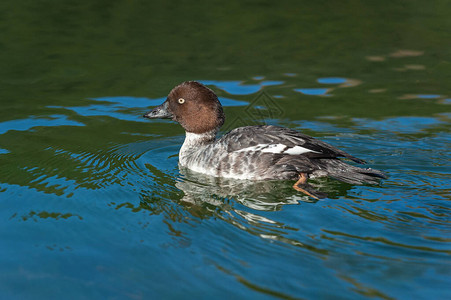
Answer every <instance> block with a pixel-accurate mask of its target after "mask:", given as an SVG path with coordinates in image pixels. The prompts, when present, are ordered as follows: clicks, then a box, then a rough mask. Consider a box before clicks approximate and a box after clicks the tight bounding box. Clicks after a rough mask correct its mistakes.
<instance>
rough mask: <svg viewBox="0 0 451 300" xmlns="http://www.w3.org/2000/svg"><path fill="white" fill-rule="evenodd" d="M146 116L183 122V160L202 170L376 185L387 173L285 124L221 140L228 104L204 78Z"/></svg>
mask: <svg viewBox="0 0 451 300" xmlns="http://www.w3.org/2000/svg"><path fill="white" fill-rule="evenodd" d="M144 117H147V118H171V119H173V120H174V121H177V122H179V123H180V124H181V125H182V126H183V127H184V128H185V130H186V138H185V141H184V143H183V145H182V148H181V149H180V154H179V163H180V165H181V166H182V167H187V168H189V169H191V170H193V171H197V172H200V173H204V174H208V175H212V176H216V177H226V178H235V179H250V180H286V179H290V180H297V179H299V176H300V175H301V176H304V177H305V178H308V177H310V178H313V177H323V176H330V177H332V178H335V179H337V180H340V181H343V182H347V183H351V184H363V183H369V184H375V183H378V180H379V179H380V178H385V175H384V174H383V173H382V172H381V171H378V170H374V169H370V168H360V167H356V166H353V165H350V164H348V163H346V162H344V161H342V160H341V159H340V158H345V159H349V160H352V161H354V162H356V163H359V164H362V163H365V162H364V161H363V160H361V159H358V158H356V157H354V156H352V155H350V154H348V153H346V152H344V151H342V150H339V149H337V148H335V147H333V146H331V145H329V144H327V143H325V142H322V141H320V140H317V139H315V138H313V137H310V136H308V135H305V134H302V133H300V132H298V131H295V130H292V129H288V128H284V127H278V126H271V125H261V126H246V127H240V128H236V129H234V130H232V131H230V132H229V133H226V134H225V135H224V136H222V137H221V138H219V139H216V133H217V131H218V130H219V128H220V127H221V126H222V124H223V123H224V119H225V117H224V113H223V110H222V106H221V104H220V102H219V100H218V99H217V97H216V95H215V94H214V92H213V91H212V90H210V89H209V88H207V87H205V86H204V85H202V84H200V83H198V82H194V81H188V82H184V83H182V84H180V85H178V86H176V87H175V88H174V89H173V90H172V91H171V92H170V93H169V96H168V98H167V100H166V101H165V102H164V103H163V104H162V105H160V106H158V107H156V108H154V109H153V110H152V111H150V112H148V113H147V114H145V115H144ZM302 183H305V181H303V182H302ZM295 188H296V187H295ZM304 192H305V191H304ZM307 194H308V193H307Z"/></svg>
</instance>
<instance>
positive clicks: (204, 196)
mask: <svg viewBox="0 0 451 300" xmlns="http://www.w3.org/2000/svg"><path fill="white" fill-rule="evenodd" d="M279 2H280V1H279ZM0 8H1V9H0V11H1V13H0V20H1V22H0V27H1V32H2V39H1V43H0V49H1V52H0V53H1V54H0V80H1V92H0V103H1V110H0V165H1V168H0V205H1V209H0V228H1V229H0V240H1V242H0V268H1V272H0V296H1V297H0V298H2V299H49V298H50V299H59V298H65V299H80V298H82V299H86V298H87V299H97V298H101V299H103V298H113V299H153V298H155V299H171V298H212V297H215V298H223V299H231V298H241V299H248V298H253V297H256V298H257V297H258V298H263V299H273V298H282V299H285V298H287V299H293V298H294V299H325V298H326V299H327V298H332V299H366V298H376V299H445V298H449V295H450V292H451V289H450V288H449V286H451V285H450V284H451V272H450V267H451V264H450V254H451V249H450V242H451V240H450V217H449V216H450V205H449V200H450V189H451V184H450V175H449V174H450V158H451V155H450V151H449V149H450V140H451V135H450V112H451V109H450V103H451V91H450V88H449V79H450V74H451V72H450V70H451V69H450V67H449V65H450V54H451V53H450V50H449V49H451V42H450V41H451V39H450V34H451V30H450V28H451V23H450V18H449V14H450V13H451V11H450V7H449V5H448V3H447V1H429V2H427V3H425V2H424V1H409V2H403V1H395V2H393V1H377V2H374V3H360V2H348V3H341V2H340V3H338V2H337V3H335V2H324V1H315V2H314V3H312V1H293V2H280V3H274V2H269V1H248V2H242V3H239V4H238V3H233V2H218V3H213V2H211V1H209V2H208V3H204V4H202V3H196V4H194V3H188V2H187V3H168V2H164V1H161V2H155V1H152V2H147V1H115V2H111V1H96V2H95V3H93V2H92V1H65V2H61V3H59V2H58V3H54V2H51V1H24V2H22V3H21V4H20V5H17V3H16V2H13V1H9V0H8V1H3V2H2V4H0ZM184 80H199V81H201V82H203V83H205V84H208V85H209V86H210V87H211V88H212V89H214V90H215V92H216V93H217V94H218V96H219V97H220V99H221V101H222V103H223V104H224V106H225V112H226V116H227V121H226V124H225V125H224V128H223V131H227V130H228V129H231V128H234V127H237V126H242V125H244V124H247V125H250V124H263V123H264V124H277V125H281V126H286V127H290V128H294V129H297V130H300V131H302V132H304V133H307V134H310V135H313V136H315V137H318V138H321V139H322V140H324V141H326V142H329V143H331V144H333V145H335V146H337V147H339V148H341V149H343V150H345V151H348V152H350V153H351V154H353V155H355V156H357V157H359V158H362V159H365V160H367V161H368V162H369V166H370V167H374V168H377V169H380V170H383V171H384V172H386V173H387V174H388V175H389V178H388V179H387V180H384V181H382V182H381V184H380V185H379V186H352V185H348V184H344V183H340V182H336V181H333V180H330V179H324V180H317V181H315V182H313V183H314V184H316V185H317V186H318V188H319V189H320V190H321V191H323V192H327V193H328V194H329V197H328V198H326V199H323V200H320V201H313V200H312V199H309V198H306V197H304V196H303V195H300V194H299V193H297V192H296V191H294V190H293V189H292V188H291V185H292V184H293V183H292V182H283V181H282V182H258V183H252V182H235V181H224V180H216V179H212V178H208V177H203V176H199V175H196V174H191V173H189V172H184V171H183V170H179V169H178V166H177V153H178V150H179V147H180V145H181V143H182V142H183V139H184V136H183V130H182V129H181V127H180V126H178V125H177V124H174V123H172V122H170V121H161V120H155V121H149V120H145V119H143V118H142V117H141V116H142V114H143V113H144V112H146V111H147V110H148V109H149V108H150V107H152V106H155V105H157V104H159V103H161V102H162V101H164V99H165V97H166V95H167V93H168V92H169V90H170V89H171V88H172V87H173V86H174V85H176V84H178V83H180V82H181V81H184Z"/></svg>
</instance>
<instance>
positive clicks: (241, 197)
mask: <svg viewBox="0 0 451 300" xmlns="http://www.w3.org/2000/svg"><path fill="white" fill-rule="evenodd" d="M180 172H181V174H182V175H183V178H180V180H178V181H177V183H176V185H175V186H176V187H177V188H178V189H180V190H182V191H183V193H184V196H183V198H182V199H181V201H183V202H185V203H191V204H195V205H202V204H203V203H208V204H211V205H214V206H217V207H224V205H227V200H226V199H231V198H233V199H234V200H235V201H237V202H238V203H241V204H243V205H245V206H247V207H249V208H252V209H256V210H279V209H280V208H281V206H282V205H285V204H297V203H298V201H305V200H306V199H304V197H299V196H296V195H294V196H293V197H287V196H286V195H287V192H288V191H287V190H291V186H289V185H288V186H287V185H286V184H285V182H283V181H252V180H237V179H232V178H221V177H213V176H208V175H204V174H201V173H197V172H192V171H190V170H189V169H186V168H181V169H180Z"/></svg>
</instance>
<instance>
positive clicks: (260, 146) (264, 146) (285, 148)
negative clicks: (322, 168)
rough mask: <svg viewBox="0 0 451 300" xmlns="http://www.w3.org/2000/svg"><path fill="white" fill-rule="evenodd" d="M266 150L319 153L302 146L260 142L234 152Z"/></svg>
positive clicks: (288, 152)
mask: <svg viewBox="0 0 451 300" xmlns="http://www.w3.org/2000/svg"><path fill="white" fill-rule="evenodd" d="M250 151H253V152H264V153H275V154H289V155H299V154H302V153H306V152H315V153H319V152H316V151H313V150H310V149H307V148H304V147H301V146H294V147H288V146H287V145H284V144H258V145H256V146H251V147H247V148H243V149H240V150H237V151H234V152H250Z"/></svg>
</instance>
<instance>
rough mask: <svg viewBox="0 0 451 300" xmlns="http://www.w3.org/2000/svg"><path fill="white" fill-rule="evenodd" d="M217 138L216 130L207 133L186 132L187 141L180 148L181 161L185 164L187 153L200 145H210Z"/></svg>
mask: <svg viewBox="0 0 451 300" xmlns="http://www.w3.org/2000/svg"><path fill="white" fill-rule="evenodd" d="M215 139H216V130H212V131H208V132H205V133H193V132H188V131H187V132H186V136H185V141H184V142H183V145H182V148H180V153H179V161H180V163H181V164H182V165H184V160H185V158H186V155H189V154H190V153H191V152H192V151H194V150H196V149H198V148H199V146H204V145H208V144H210V143H213V142H214V140H215Z"/></svg>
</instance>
